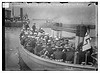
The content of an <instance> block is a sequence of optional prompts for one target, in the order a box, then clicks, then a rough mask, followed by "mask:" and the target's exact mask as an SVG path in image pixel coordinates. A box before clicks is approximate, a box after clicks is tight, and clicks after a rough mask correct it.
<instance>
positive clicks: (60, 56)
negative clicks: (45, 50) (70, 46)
mask: <svg viewBox="0 0 100 73" xmlns="http://www.w3.org/2000/svg"><path fill="white" fill-rule="evenodd" d="M63 54H64V53H63V52H62V51H61V50H60V48H59V49H58V48H57V50H56V51H55V52H54V53H53V56H54V59H56V60H60V59H63Z"/></svg>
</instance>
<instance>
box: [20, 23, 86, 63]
mask: <svg viewBox="0 0 100 73" xmlns="http://www.w3.org/2000/svg"><path fill="white" fill-rule="evenodd" d="M20 41H21V45H23V47H24V48H25V49H27V50H28V51H30V52H31V53H33V54H36V55H38V56H40V57H43V58H47V59H51V60H55V61H61V62H67V63H73V62H74V53H75V46H74V44H72V43H71V44H70V43H69V40H68V39H65V38H54V37H52V36H50V35H49V34H47V33H45V31H44V30H43V29H42V28H39V29H37V28H36V26H35V24H34V25H33V26H32V28H30V27H29V25H28V24H24V25H23V29H22V30H21V33H20ZM82 54H84V52H81V53H79V56H80V57H79V58H80V59H82V58H83V57H84V56H83V55H82ZM84 55H85V54H84ZM80 63H82V62H80Z"/></svg>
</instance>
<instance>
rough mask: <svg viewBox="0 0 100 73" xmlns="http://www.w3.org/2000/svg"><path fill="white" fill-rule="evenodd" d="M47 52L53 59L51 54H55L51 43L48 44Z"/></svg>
mask: <svg viewBox="0 0 100 73" xmlns="http://www.w3.org/2000/svg"><path fill="white" fill-rule="evenodd" d="M46 50H47V51H48V53H49V54H48V57H49V58H50V57H51V54H53V52H54V51H53V49H52V47H51V43H47V47H46Z"/></svg>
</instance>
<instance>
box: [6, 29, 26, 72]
mask: <svg viewBox="0 0 100 73" xmlns="http://www.w3.org/2000/svg"><path fill="white" fill-rule="evenodd" d="M19 34H20V28H11V29H10V28H5V70H7V71H9V70H10V71H13V70H14V71H19V70H20V65H19V64H18V63H19V58H18V56H19V55H18V50H17V48H18V47H19V48H20V47H21V46H20V43H19ZM23 64H24V63H23ZM25 68H26V70H27V67H25Z"/></svg>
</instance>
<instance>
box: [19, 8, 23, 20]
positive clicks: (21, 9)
mask: <svg viewBox="0 0 100 73" xmlns="http://www.w3.org/2000/svg"><path fill="white" fill-rule="evenodd" d="M20 17H21V20H23V8H20Z"/></svg>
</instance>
